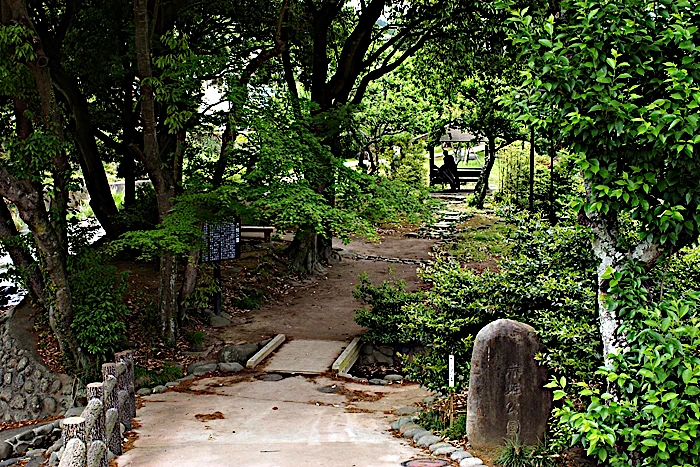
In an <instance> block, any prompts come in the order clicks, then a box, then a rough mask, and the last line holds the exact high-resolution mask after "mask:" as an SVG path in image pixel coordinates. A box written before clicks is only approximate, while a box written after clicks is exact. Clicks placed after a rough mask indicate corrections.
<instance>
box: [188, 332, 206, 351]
mask: <svg viewBox="0 0 700 467" xmlns="http://www.w3.org/2000/svg"><path fill="white" fill-rule="evenodd" d="M182 337H183V338H184V339H185V341H186V342H187V343H188V344H189V345H190V347H195V348H199V347H201V346H202V344H203V343H204V338H206V337H207V334H206V333H205V332H204V331H192V330H187V331H185V332H184V333H183V334H182Z"/></svg>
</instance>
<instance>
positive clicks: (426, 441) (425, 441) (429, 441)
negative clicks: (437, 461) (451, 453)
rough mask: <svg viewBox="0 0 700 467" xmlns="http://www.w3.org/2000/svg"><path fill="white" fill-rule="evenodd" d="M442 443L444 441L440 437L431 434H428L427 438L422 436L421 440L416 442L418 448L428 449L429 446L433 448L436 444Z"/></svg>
mask: <svg viewBox="0 0 700 467" xmlns="http://www.w3.org/2000/svg"><path fill="white" fill-rule="evenodd" d="M440 441H442V438H440V437H439V436H435V435H434V434H432V433H431V434H427V435H425V436H421V437H420V438H418V441H416V444H417V445H418V446H422V447H428V446H432V445H433V444H435V443H439V442H440Z"/></svg>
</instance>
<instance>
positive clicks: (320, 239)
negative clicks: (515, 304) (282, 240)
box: [287, 226, 338, 274]
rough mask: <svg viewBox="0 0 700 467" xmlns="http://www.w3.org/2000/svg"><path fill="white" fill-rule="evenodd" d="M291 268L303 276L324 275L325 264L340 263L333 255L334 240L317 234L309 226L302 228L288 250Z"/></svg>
mask: <svg viewBox="0 0 700 467" xmlns="http://www.w3.org/2000/svg"><path fill="white" fill-rule="evenodd" d="M287 254H288V255H289V267H290V269H291V270H292V271H296V272H299V273H303V274H323V273H325V272H326V269H325V268H324V267H323V265H324V264H333V263H337V262H338V258H337V256H336V255H335V254H334V253H333V244H332V239H331V238H328V237H327V236H324V235H321V234H317V233H316V232H314V230H313V229H312V228H310V227H308V226H304V227H300V228H299V230H297V232H296V234H295V235H294V240H293V241H292V243H291V244H290V245H289V247H288V249H287Z"/></svg>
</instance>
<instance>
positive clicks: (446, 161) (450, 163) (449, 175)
mask: <svg viewBox="0 0 700 467" xmlns="http://www.w3.org/2000/svg"><path fill="white" fill-rule="evenodd" d="M444 154H445V157H444V158H443V164H442V167H440V168H439V169H438V172H439V173H440V175H441V176H442V178H443V179H444V180H445V181H447V183H449V184H450V188H451V189H452V191H456V190H459V177H458V176H457V164H455V159H454V157H452V155H451V154H450V153H448V152H447V151H445V152H444Z"/></svg>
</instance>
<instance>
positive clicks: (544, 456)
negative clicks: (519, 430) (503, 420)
mask: <svg viewBox="0 0 700 467" xmlns="http://www.w3.org/2000/svg"><path fill="white" fill-rule="evenodd" d="M494 463H495V464H496V465H497V466H500V467H556V465H557V464H556V462H555V461H554V459H553V458H552V454H551V453H549V452H548V448H547V444H546V443H540V444H538V445H537V446H524V445H522V444H521V443H520V441H519V440H518V438H517V437H516V438H515V439H506V444H505V446H504V447H503V450H502V451H501V455H500V456H499V457H498V459H496V461H495V462H494Z"/></svg>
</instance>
